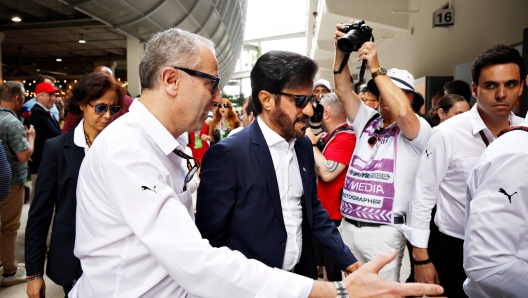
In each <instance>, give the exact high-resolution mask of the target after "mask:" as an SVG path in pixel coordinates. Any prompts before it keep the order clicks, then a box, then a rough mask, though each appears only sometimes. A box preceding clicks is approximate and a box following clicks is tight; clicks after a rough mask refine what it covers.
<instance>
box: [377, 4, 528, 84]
mask: <svg viewBox="0 0 528 298" xmlns="http://www.w3.org/2000/svg"><path fill="white" fill-rule="evenodd" d="M445 2H446V1H445V0H422V1H420V12H419V13H417V14H410V18H409V30H408V31H407V32H395V33H394V37H393V38H388V39H383V40H382V41H380V42H379V44H378V46H377V48H378V52H379V53H380V54H379V56H380V63H381V65H383V66H384V67H385V68H387V69H388V68H392V67H396V68H403V69H407V70H409V71H410V72H411V73H413V75H414V77H415V78H419V77H422V76H450V75H453V74H454V67H455V65H457V64H461V63H464V62H468V61H473V60H474V59H475V57H476V56H478V55H479V54H480V53H482V52H483V51H485V50H486V49H488V48H490V47H491V46H492V45H494V44H499V43H501V44H507V45H514V44H516V43H519V42H522V37H523V29H524V28H528V1H526V0H503V1H499V0H451V1H450V6H453V7H454V9H455V25H454V26H451V27H448V28H432V18H433V16H432V13H433V12H434V11H435V10H436V9H438V8H439V7H441V6H442V5H443V4H444V3H445ZM413 27H414V34H412V35H411V28H413Z"/></svg>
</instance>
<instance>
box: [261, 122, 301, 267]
mask: <svg viewBox="0 0 528 298" xmlns="http://www.w3.org/2000/svg"><path fill="white" fill-rule="evenodd" d="M257 121H258V124H259V126H260V129H261V130H262V134H263V135H264V139H265V140H266V143H267V144H268V147H269V150H270V153H271V159H272V160H273V166H274V167H275V175H276V176H277V185H278V186H279V194H280V200H281V206H282V216H283V218H284V225H285V226H286V234H287V239H286V251H285V253H284V261H283V262H282V269H284V270H288V271H289V270H292V269H293V267H294V266H295V265H296V264H297V263H298V262H299V259H300V258H301V253H302V220H303V215H302V207H301V197H302V195H303V186H302V180H301V172H300V170H299V163H298V162H297V154H295V148H294V145H295V141H296V139H292V140H290V141H289V142H287V141H286V140H285V139H284V138H283V137H281V136H280V135H278V134H277V133H276V132H274V131H273V130H272V129H271V128H269V126H267V125H266V123H264V121H262V119H261V118H260V117H257Z"/></svg>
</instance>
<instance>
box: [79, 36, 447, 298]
mask: <svg viewBox="0 0 528 298" xmlns="http://www.w3.org/2000/svg"><path fill="white" fill-rule="evenodd" d="M139 74H140V80H141V87H142V92H141V99H140V100H136V101H134V103H133V104H132V105H131V106H130V111H129V113H128V114H126V115H124V116H123V117H121V118H119V119H118V120H117V121H115V122H114V123H112V125H110V126H109V127H108V128H107V129H105V131H104V132H103V133H101V134H100V135H99V137H98V138H97V141H96V142H94V144H93V146H92V148H91V149H90V151H89V152H88V154H87V156H86V157H85V159H84V161H83V164H82V166H81V170H80V173H79V180H78V187H77V222H76V223H77V225H76V241H75V250H74V252H75V255H76V256H77V257H78V258H79V259H80V261H81V266H82V269H83V275H82V276H81V278H80V279H79V280H78V281H77V283H76V284H75V286H74V288H73V289H72V291H71V292H70V293H69V297H140V296H141V297H191V296H192V297H237V298H238V297H379V296H384V297H402V296H409V295H410V296H421V295H424V294H426V295H437V294H440V293H441V292H442V289H441V287H439V286H436V285H423V284H412V285H401V284H397V283H390V282H388V281H385V280H383V279H381V278H380V277H379V276H378V275H377V271H379V269H381V267H383V265H384V264H386V263H388V262H390V261H391V259H392V258H394V252H391V253H389V254H386V255H382V256H380V257H378V258H377V259H376V260H374V261H373V262H371V263H369V264H365V265H364V266H363V267H362V268H360V269H359V270H357V271H356V272H355V273H353V274H351V275H350V276H349V277H348V278H347V279H346V280H345V281H344V287H346V289H345V288H341V287H340V288H336V286H335V285H334V284H332V283H327V282H320V281H313V280H311V279H308V278H306V277H302V276H299V275H295V274H293V273H290V272H287V271H283V270H280V269H277V268H269V267H267V266H265V265H263V264H262V263H260V262H258V261H255V260H248V259H246V258H245V257H244V256H243V255H242V254H241V253H239V252H236V251H231V250H229V249H227V248H225V247H224V248H213V247H211V246H210V245H209V243H208V241H207V240H204V239H202V237H201V235H200V233H199V232H198V229H197V228H196V226H195V224H194V214H193V209H192V204H191V194H190V193H189V190H188V189H187V183H188V182H189V181H190V180H191V178H192V176H193V174H195V172H196V171H197V169H198V167H199V164H198V163H197V162H196V160H194V165H193V163H192V162H191V159H193V158H192V157H189V156H188V155H186V154H185V153H183V150H184V148H183V145H182V144H181V143H180V142H179V141H178V140H177V137H178V136H180V135H181V134H182V133H183V132H185V131H196V130H199V129H201V128H202V126H203V123H204V121H205V119H206V118H207V112H208V111H209V110H210V109H211V108H212V106H213V104H214V103H220V102H221V100H222V98H221V95H220V91H219V89H218V85H219V82H220V78H219V77H218V63H217V60H216V57H215V52H214V47H213V44H212V43H211V41H209V40H207V39H205V38H203V37H200V36H198V35H196V34H192V33H189V32H186V31H183V30H180V29H175V28H173V29H168V30H166V31H163V32H160V33H158V34H156V35H154V36H153V37H152V38H151V40H150V41H149V42H148V43H147V44H146V46H145V51H144V53H143V57H142V59H141V63H140V65H139ZM182 161H183V164H182ZM184 165H186V166H184ZM211 191H214V190H211ZM338 290H339V292H338ZM347 292H348V296H347Z"/></svg>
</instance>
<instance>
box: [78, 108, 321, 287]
mask: <svg viewBox="0 0 528 298" xmlns="http://www.w3.org/2000/svg"><path fill="white" fill-rule="evenodd" d="M175 148H177V149H179V150H184V148H183V146H182V145H181V144H180V143H178V142H177V141H176V139H175V138H174V137H173V136H172V135H171V134H170V133H169V131H167V129H165V127H164V126H163V125H162V124H161V123H160V122H159V121H158V120H157V119H156V118H155V117H154V116H153V115H152V114H151V113H150V112H149V111H148V110H147V108H146V107H145V106H144V105H143V104H142V103H141V101H137V100H136V101H134V103H132V105H131V106H130V112H129V113H127V114H126V115H124V116H122V117H120V118H119V119H117V120H116V121H114V122H113V123H112V125H110V126H108V128H106V129H105V130H104V131H103V132H101V134H100V135H99V136H98V137H97V142H94V145H93V146H92V147H91V148H90V151H89V152H88V154H87V156H86V157H85V158H84V161H83V163H82V166H81V169H80V173H79V180H78V186H77V215H76V216H77V225H76V239H75V250H74V253H75V255H76V256H77V257H78V258H79V259H80V260H81V266H82V268H83V275H82V276H81V278H80V279H79V280H78V281H77V283H76V284H75V287H74V288H73V290H72V291H71V292H70V294H69V297H139V296H142V297H189V296H197V297H307V296H308V295H309V293H310V291H311V288H312V285H313V280H310V279H308V278H305V277H302V276H299V275H295V274H291V273H289V272H285V271H283V270H280V269H272V268H269V267H267V266H265V265H263V264H262V263H260V262H258V261H256V260H248V259H246V258H245V257H244V256H243V255H242V254H241V253H240V252H236V251H231V250H229V249H228V248H226V247H222V248H213V247H211V246H210V245H209V242H208V241H207V240H205V239H202V237H201V235H200V233H199V231H198V229H197V228H196V226H195V225H194V215H193V208H192V203H191V195H190V193H189V191H186V192H183V182H184V177H185V175H186V174H187V172H188V171H187V169H186V168H185V167H184V166H183V164H182V159H181V158H180V157H179V156H177V155H176V154H174V153H173V150H174V149H175Z"/></svg>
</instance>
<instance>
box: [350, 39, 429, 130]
mask: <svg viewBox="0 0 528 298" xmlns="http://www.w3.org/2000/svg"><path fill="white" fill-rule="evenodd" d="M358 52H359V58H358V61H361V60H367V68H368V69H369V70H370V72H371V73H374V72H376V71H378V70H379V69H380V68H381V66H380V63H379V61H378V52H377V50H376V46H375V45H374V43H373V42H366V43H365V44H363V46H362V47H361V48H360V49H359V51H358ZM374 82H375V83H376V87H378V90H379V93H380V99H381V101H380V103H381V104H382V105H383V103H384V104H386V105H387V107H388V108H389V110H390V111H391V113H392V115H393V116H394V120H396V123H398V127H399V128H400V129H401V131H402V133H403V135H404V136H405V137H406V138H407V139H409V140H414V139H415V138H416V137H417V136H418V133H419V132H420V120H419V119H418V116H416V114H415V113H414V111H413V109H412V108H411V104H410V98H409V96H413V95H411V94H409V95H407V94H406V93H404V92H403V91H402V90H401V89H400V88H398V86H396V85H395V84H394V83H393V82H392V80H391V78H390V77H389V76H388V75H378V76H376V77H375V78H374ZM382 108H383V106H382Z"/></svg>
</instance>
